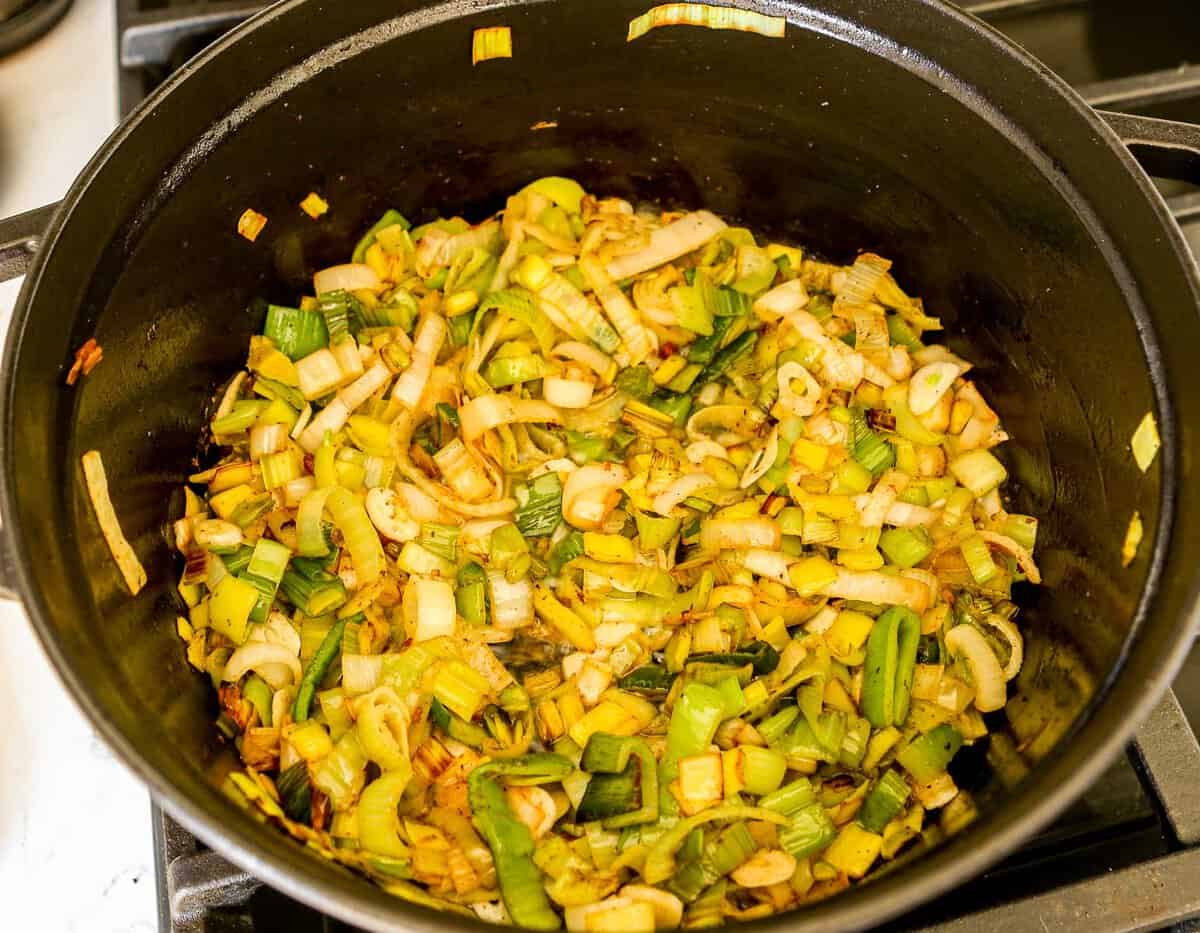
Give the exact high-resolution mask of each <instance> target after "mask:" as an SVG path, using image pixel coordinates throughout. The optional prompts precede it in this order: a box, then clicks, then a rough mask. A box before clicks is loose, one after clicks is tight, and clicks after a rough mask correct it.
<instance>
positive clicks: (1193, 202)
mask: <svg viewBox="0 0 1200 933" xmlns="http://www.w3.org/2000/svg"><path fill="white" fill-rule="evenodd" d="M1096 113H1097V115H1099V117H1100V118H1101V119H1102V120H1104V122H1105V123H1107V124H1108V125H1109V126H1110V127H1112V129H1113V131H1114V132H1115V133H1116V134H1117V135H1118V136H1119V137H1120V138H1121V142H1123V143H1124V144H1125V145H1126V146H1127V147H1129V151H1130V152H1131V153H1132V154H1133V157H1134V158H1135V159H1137V160H1138V163H1139V164H1140V165H1141V166H1142V168H1143V169H1145V170H1146V174H1147V175H1153V176H1155V177H1157V178H1170V179H1174V180H1175V181H1186V182H1191V183H1192V184H1194V185H1200V126H1193V125H1192V124H1190V123H1179V122H1177V121H1175V120H1159V119H1157V118H1156V117H1143V116H1139V115H1137V114H1132V113H1113V112H1112V111H1108V110H1097V111H1096ZM1167 206H1168V207H1169V208H1170V209H1171V213H1172V214H1173V215H1174V217H1175V219H1176V220H1177V221H1178V222H1179V224H1180V225H1186V224H1189V223H1193V222H1196V221H1200V192H1193V193H1190V194H1183V195H1177V196H1175V197H1172V198H1168V199H1167ZM1197 259H1198V260H1200V256H1198V257H1197Z"/></svg>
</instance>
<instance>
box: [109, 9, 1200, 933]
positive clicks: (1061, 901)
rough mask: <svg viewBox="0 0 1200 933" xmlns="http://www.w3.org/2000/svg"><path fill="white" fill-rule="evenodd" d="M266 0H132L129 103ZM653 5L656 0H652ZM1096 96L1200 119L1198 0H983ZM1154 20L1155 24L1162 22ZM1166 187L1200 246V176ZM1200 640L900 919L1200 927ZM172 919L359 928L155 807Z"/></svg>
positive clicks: (1075, 929) (124, 78)
mask: <svg viewBox="0 0 1200 933" xmlns="http://www.w3.org/2000/svg"><path fill="white" fill-rule="evenodd" d="M267 5H268V4H266V3H247V2H236V0H212V2H186V0H118V2H117V11H118V43H119V56H120V64H121V72H120V88H119V90H120V104H121V112H122V114H125V113H128V112H129V111H130V110H131V109H132V108H133V107H134V106H135V105H136V104H137V103H138V102H139V101H140V100H141V99H142V98H143V97H145V96H146V94H148V93H149V92H150V91H152V90H153V89H154V88H155V87H157V86H158V85H159V84H160V83H162V81H163V80H165V79H166V77H167V76H168V75H169V74H170V73H171V72H172V71H173V70H174V69H175V68H177V67H179V66H180V65H181V64H182V63H183V62H185V61H186V60H187V59H188V58H190V57H191V56H192V55H194V54H195V53H196V52H198V51H199V50H200V49H202V48H203V47H204V46H205V45H207V44H208V43H209V42H211V41H212V40H213V39H215V38H216V37H218V36H219V35H221V33H222V32H224V31H225V30H227V29H229V28H231V27H232V26H234V25H236V24H237V23H239V22H241V21H242V20H243V19H245V18H246V17H247V16H249V15H251V14H252V13H254V12H257V11H258V10H260V9H262V8H264V7H265V6H267ZM647 5H648V6H649V5H650V3H649V2H648V3H647ZM960 5H961V6H963V7H964V8H965V9H968V10H970V11H971V12H973V13H975V14H976V15H979V16H981V17H983V18H984V19H985V20H987V21H988V22H990V23H991V24H992V25H994V26H995V27H996V28H997V29H999V30H1001V31H1002V32H1004V33H1006V34H1007V35H1008V36H1009V37H1010V38H1012V39H1013V40H1014V41H1016V42H1017V43H1019V44H1020V45H1022V46H1024V47H1025V48H1026V49H1028V50H1029V51H1030V52H1032V53H1033V54H1034V55H1035V56H1037V57H1038V58H1039V59H1041V60H1042V61H1043V62H1045V63H1046V64H1047V65H1048V66H1050V67H1051V68H1052V69H1054V70H1055V71H1056V72H1057V73H1058V74H1060V75H1061V76H1062V77H1063V78H1065V79H1066V80H1067V81H1068V82H1070V83H1071V84H1072V85H1074V86H1075V87H1076V88H1077V89H1078V90H1079V91H1080V93H1081V94H1082V95H1083V97H1084V98H1085V99H1086V100H1087V101H1088V102H1089V103H1091V104H1092V105H1093V106H1096V107H1100V108H1103V109H1106V110H1121V111H1127V112H1131V113H1139V114H1144V115H1147V116H1156V117H1166V118H1170V119H1176V120H1186V121H1188V122H1193V123H1200V65H1191V64H1189V63H1188V59H1189V56H1200V17H1197V15H1196V8H1195V0H1137V2H1132V0H969V2H963V3H961V4H960ZM1147 24H1153V25H1152V27H1151V28H1147ZM1162 190H1163V193H1164V194H1165V195H1166V196H1167V198H1168V203H1169V204H1170V205H1171V208H1172V210H1173V211H1174V212H1175V215H1176V217H1177V218H1178V219H1179V220H1180V223H1181V225H1182V226H1183V229H1184V232H1185V234H1186V235H1187V237H1188V239H1189V242H1190V243H1191V244H1192V248H1193V250H1195V251H1196V253H1197V255H1200V191H1197V190H1196V189H1192V188H1189V187H1187V186H1184V185H1180V184H1177V183H1168V182H1164V183H1163V185H1162ZM1197 730H1200V649H1194V650H1193V652H1192V656H1191V658H1190V659H1189V661H1188V663H1187V666H1186V667H1185V669H1184V672H1183V674H1182V675H1181V676H1180V678H1179V679H1178V680H1177V681H1176V684H1175V692H1174V693H1173V694H1171V695H1168V696H1167V698H1166V699H1165V700H1164V701H1163V703H1162V704H1161V705H1160V706H1159V708H1158V710H1157V711H1156V713H1155V714H1154V716H1153V717H1152V718H1151V720H1150V721H1149V722H1148V723H1147V724H1146V725H1145V726H1144V727H1143V728H1142V730H1141V731H1140V732H1139V733H1138V740H1137V742H1136V743H1135V744H1134V745H1132V746H1131V747H1130V748H1129V750H1128V753H1127V754H1126V756H1125V757H1124V758H1122V759H1121V760H1120V761H1118V762H1117V763H1116V764H1115V765H1114V766H1113V767H1112V768H1111V769H1110V770H1109V771H1108V773H1106V774H1105V775H1104V777H1103V778H1101V779H1100V781H1098V782H1097V784H1096V786H1095V787H1093V788H1092V789H1091V790H1090V791H1089V792H1088V793H1087V794H1086V795H1084V797H1083V798H1081V799H1080V800H1079V801H1078V802H1077V803H1076V804H1075V805H1074V806H1072V807H1071V809H1070V810H1069V811H1068V812H1067V813H1065V814H1064V815H1063V816H1062V817H1061V818H1060V819H1059V820H1058V822H1056V823H1054V824H1053V825H1052V826H1050V827H1049V828H1048V829H1046V830H1045V831H1044V832H1043V833H1041V834H1040V835H1038V836H1037V837H1035V838H1034V839H1032V840H1031V841H1030V842H1028V843H1027V844H1026V845H1025V846H1024V847H1023V848H1022V849H1021V850H1019V851H1018V852H1017V853H1016V854H1014V855H1013V856H1011V857H1010V858H1009V859H1007V860H1006V861H1004V862H1002V863H1001V864H1000V865H998V866H996V867H995V868H993V869H992V870H991V871H989V872H987V873H986V874H984V875H983V876H981V877H980V878H978V879H976V880H975V881H972V882H970V883H968V884H966V885H963V886H962V887H960V888H958V889H957V890H955V891H954V892H952V893H950V894H947V895H945V896H943V897H941V898H939V899H938V900H937V901H936V902H935V903H934V904H931V905H927V906H925V907H922V908H921V909H919V910H918V911H916V912H914V913H912V914H910V915H908V916H906V917H903V918H901V919H900V920H898V921H896V922H895V923H894V924H891V925H889V929H896V930H912V931H918V930H919V931H937V933H1024V931H1026V930H1032V931H1054V933H1133V931H1146V930H1158V929H1169V928H1173V929H1175V930H1177V931H1185V930H1187V931H1192V930H1195V931H1200V922H1195V921H1194V918H1197V917H1200V746H1198V745H1197V742H1196V732H1197ZM154 834H155V841H156V849H157V852H156V855H157V859H158V864H157V868H158V885H159V910H160V930H161V931H162V933H235V931H237V933H282V931H285V930H286V931H288V933H310V931H311V933H317V931H323V933H330V931H341V933H345V931H349V930H351V928H350V927H347V926H346V925H344V924H341V923H339V922H338V921H336V920H332V919H330V918H328V917H325V916H323V915H321V914H320V913H319V912H317V911H314V910H312V909H310V908H307V907H304V906H302V905H300V904H298V903H296V902H295V901H293V900H291V899H289V898H287V897H285V896H283V895H281V894H279V893H277V892H275V891H273V890H271V889H270V888H268V887H266V886H265V885H262V884H260V883H259V882H258V881H257V880H255V879H254V878H253V877H251V876H250V875H248V874H247V873H245V872H243V871H241V870H240V869H238V868H236V867H234V866H232V865H230V864H229V863H228V862H226V861H225V860H224V859H222V858H221V857H220V856H218V855H217V854H216V853H215V852H212V851H210V850H208V849H207V848H206V847H205V846H204V845H203V844H202V843H200V842H198V841H197V840H196V839H195V838H194V837H193V836H191V835H190V834H188V833H187V832H186V831H184V830H183V829H181V828H180V827H179V826H178V825H177V824H175V823H174V822H173V821H172V820H171V819H170V818H169V817H167V816H165V815H164V814H162V813H160V812H159V811H157V810H155V812H154Z"/></svg>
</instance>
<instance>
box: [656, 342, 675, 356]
mask: <svg viewBox="0 0 1200 933" xmlns="http://www.w3.org/2000/svg"><path fill="white" fill-rule="evenodd" d="M675 350H676V346H675V344H673V343H670V342H669V341H668V342H667V343H664V344H663V345H662V347H661V348H660V349H659V351H658V355H659V356H661V357H662V358H663V359H664V360H666V359H670V358H671V357H672V356H674V355H675Z"/></svg>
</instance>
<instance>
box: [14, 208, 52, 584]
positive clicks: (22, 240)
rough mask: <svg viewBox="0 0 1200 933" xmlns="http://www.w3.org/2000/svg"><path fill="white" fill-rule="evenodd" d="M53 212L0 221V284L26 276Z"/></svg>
mask: <svg viewBox="0 0 1200 933" xmlns="http://www.w3.org/2000/svg"><path fill="white" fill-rule="evenodd" d="M56 210H58V205H57V204H48V205H46V206H45V207H39V208H36V209H35V210H32V211H26V212H25V213H24V214H17V215H16V216H15V217H10V218H8V219H7V220H4V219H0V282H7V281H8V280H9V279H15V278H17V277H18V276H22V275H24V274H25V273H26V271H27V270H28V269H29V264H30V262H32V261H33V257H34V254H35V253H37V251H38V247H39V246H40V245H41V242H42V234H43V233H45V231H46V228H47V227H48V226H49V225H50V218H51V217H53V216H54V212H55V211H56ZM16 598H17V592H16V589H15V588H14V586H13V567H12V554H11V552H10V551H9V549H8V547H7V544H6V542H4V541H3V540H2V537H0V599H16Z"/></svg>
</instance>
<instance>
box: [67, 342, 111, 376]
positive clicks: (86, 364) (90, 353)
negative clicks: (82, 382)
mask: <svg viewBox="0 0 1200 933" xmlns="http://www.w3.org/2000/svg"><path fill="white" fill-rule="evenodd" d="M102 359H104V348H103V347H101V346H100V344H98V343H96V338H95V337H90V338H88V341H87V343H85V344H84V345H83V346H82V347H80V348H79V349H78V350H76V351H75V362H74V363H73V364H72V365H71V371H70V372H68V373H67V385H69V386H73V385H75V383H76V382H78V381H79V377H80V376H81V375H83V376H86V375H88V374H89V373H91V371H92V370H93V369H95V368H96V367H97V366H98V365H99V363H100V361H101V360H102Z"/></svg>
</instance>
